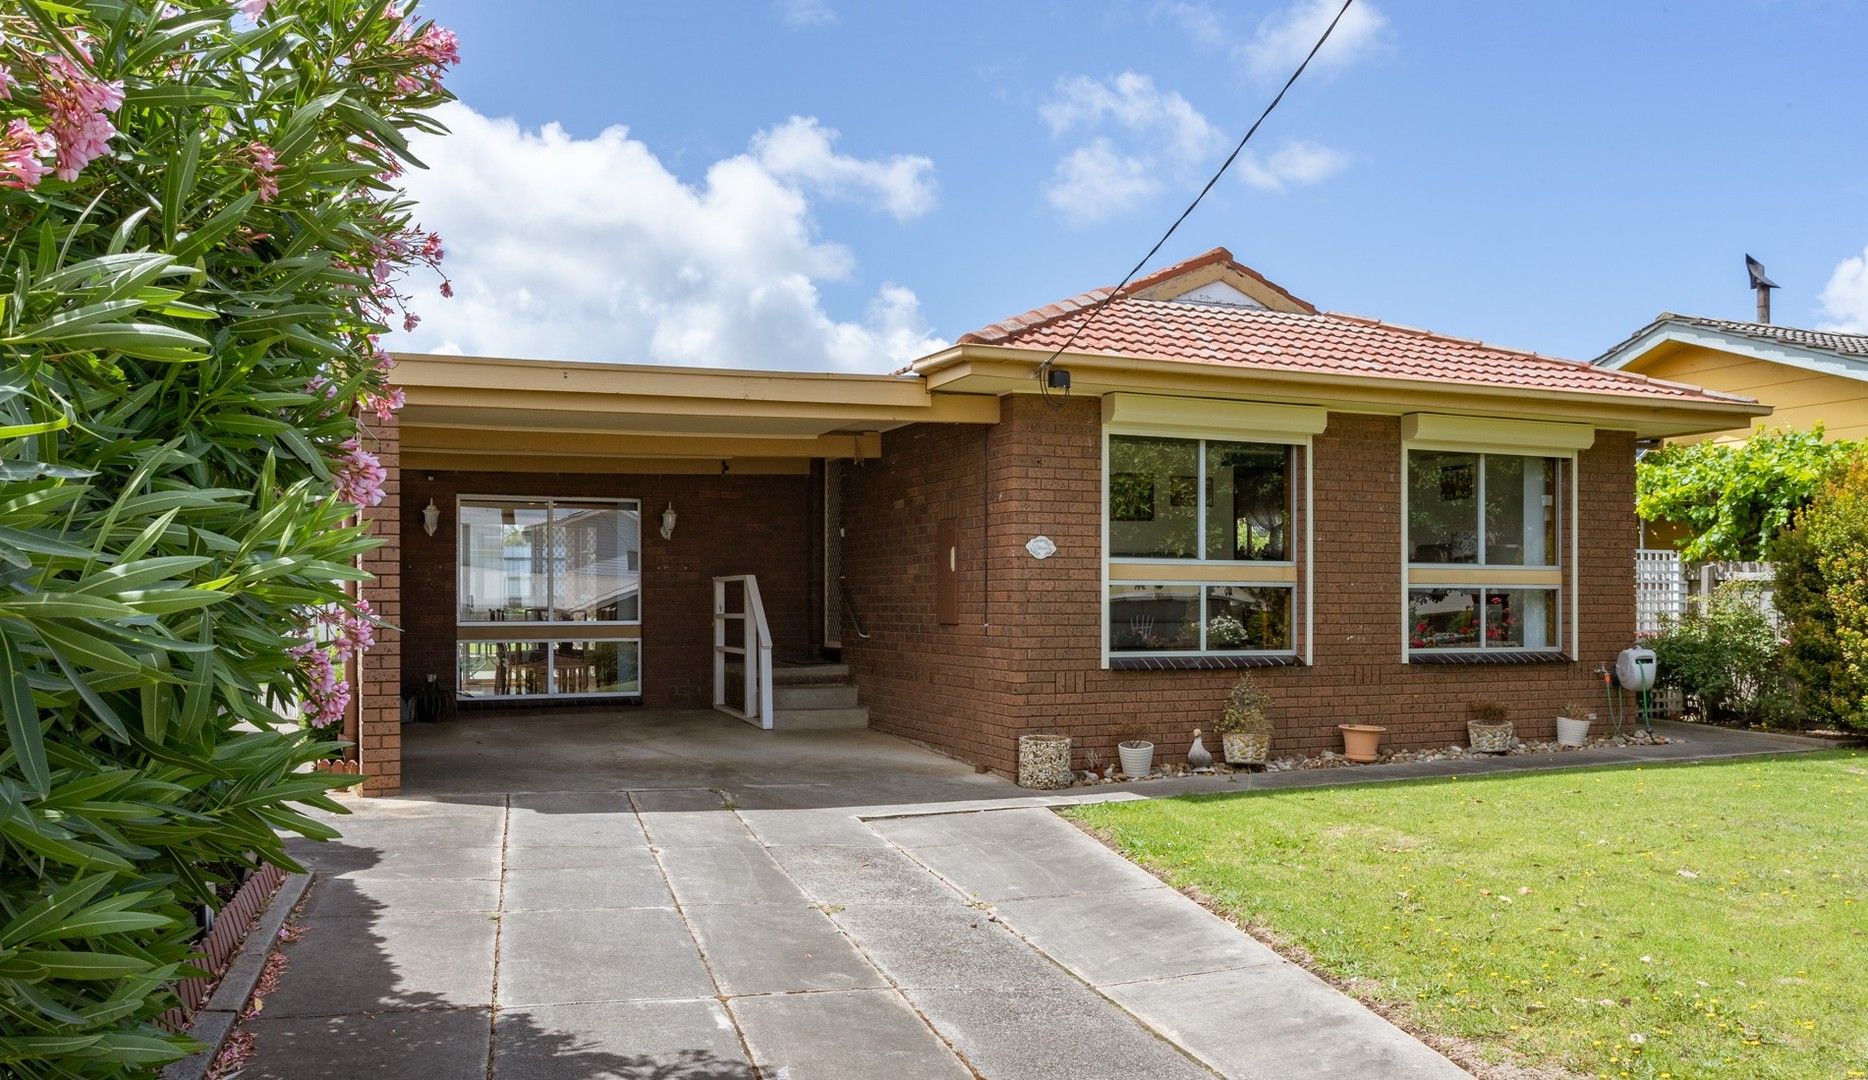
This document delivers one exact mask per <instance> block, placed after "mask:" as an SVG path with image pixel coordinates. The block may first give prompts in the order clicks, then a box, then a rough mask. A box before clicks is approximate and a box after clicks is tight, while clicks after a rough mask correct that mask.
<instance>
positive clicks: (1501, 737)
mask: <svg viewBox="0 0 1868 1080" xmlns="http://www.w3.org/2000/svg"><path fill="white" fill-rule="evenodd" d="M1466 739H1467V742H1469V743H1470V744H1471V745H1472V748H1473V749H1474V750H1476V751H1477V752H1479V753H1481V754H1503V753H1505V752H1507V751H1509V750H1510V749H1511V743H1512V736H1511V714H1510V713H1509V712H1507V711H1506V710H1505V706H1504V705H1502V704H1500V703H1499V702H1496V701H1475V702H1473V703H1472V716H1471V718H1470V719H1468V720H1467V721H1466Z"/></svg>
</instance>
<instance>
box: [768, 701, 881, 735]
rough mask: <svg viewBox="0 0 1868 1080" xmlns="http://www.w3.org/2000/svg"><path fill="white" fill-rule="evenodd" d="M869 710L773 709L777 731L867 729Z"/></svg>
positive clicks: (854, 708)
mask: <svg viewBox="0 0 1868 1080" xmlns="http://www.w3.org/2000/svg"><path fill="white" fill-rule="evenodd" d="M868 726H869V709H868V708H867V707H866V706H862V705H857V706H854V707H852V708H847V709H773V710H772V728H773V730H775V731H820V730H824V729H828V728H838V729H841V728H866V727H868Z"/></svg>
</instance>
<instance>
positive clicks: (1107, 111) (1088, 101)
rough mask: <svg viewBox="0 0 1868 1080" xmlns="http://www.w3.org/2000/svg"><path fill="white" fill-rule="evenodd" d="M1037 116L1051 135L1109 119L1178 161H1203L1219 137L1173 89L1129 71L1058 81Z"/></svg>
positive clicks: (1198, 111) (1077, 76) (1092, 125)
mask: <svg viewBox="0 0 1868 1080" xmlns="http://www.w3.org/2000/svg"><path fill="white" fill-rule="evenodd" d="M1038 114H1039V115H1040V116H1042V117H1043V118H1044V122H1045V123H1046V124H1049V125H1050V128H1051V134H1052V135H1062V134H1065V133H1067V132H1070V131H1074V130H1079V129H1088V128H1094V127H1096V126H1097V125H1099V124H1101V123H1102V122H1103V121H1105V120H1113V121H1114V122H1115V123H1116V124H1118V125H1119V126H1120V127H1122V128H1123V129H1124V130H1125V131H1128V132H1129V133H1130V134H1132V135H1134V136H1137V137H1138V138H1139V139H1141V140H1143V141H1144V142H1146V143H1147V144H1149V146H1150V147H1151V148H1154V149H1158V150H1160V151H1162V152H1165V153H1167V154H1169V155H1171V156H1172V157H1174V158H1176V159H1178V160H1180V161H1198V160H1199V159H1200V158H1202V157H1205V156H1206V155H1207V154H1209V153H1211V152H1212V151H1213V149H1214V147H1215V144H1216V142H1217V140H1218V137H1219V136H1218V133H1217V132H1215V131H1214V130H1213V125H1211V124H1209V123H1207V121H1206V117H1204V116H1202V115H1200V110H1198V109H1196V108H1194V107H1193V106H1192V105H1191V104H1189V103H1188V101H1187V99H1186V98H1184V97H1182V96H1180V94H1178V93H1176V92H1174V91H1172V90H1160V89H1157V88H1156V86H1155V82H1154V80H1153V79H1151V78H1149V77H1148V76H1146V75H1142V74H1138V73H1136V72H1133V71H1125V72H1123V73H1122V74H1120V75H1117V76H1116V77H1115V78H1113V79H1108V80H1097V79H1092V78H1090V77H1089V76H1087V75H1076V76H1072V77H1069V78H1064V79H1059V80H1057V89H1056V91H1055V92H1054V93H1053V94H1052V96H1051V99H1050V100H1049V101H1047V102H1045V103H1044V105H1043V106H1041V107H1040V108H1039V109H1038Z"/></svg>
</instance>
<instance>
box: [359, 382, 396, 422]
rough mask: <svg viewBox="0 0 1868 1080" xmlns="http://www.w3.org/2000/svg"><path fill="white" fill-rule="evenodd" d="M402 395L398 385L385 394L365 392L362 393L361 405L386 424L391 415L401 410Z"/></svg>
mask: <svg viewBox="0 0 1868 1080" xmlns="http://www.w3.org/2000/svg"><path fill="white" fill-rule="evenodd" d="M403 403H404V395H403V393H402V388H401V387H400V386H398V387H394V388H393V389H391V390H390V391H389V392H388V393H386V394H377V393H366V394H364V395H363V407H364V408H365V409H366V410H368V411H369V412H372V413H374V414H376V419H377V420H378V421H379V422H381V423H385V424H387V423H388V422H389V420H390V418H391V417H393V416H395V415H396V414H397V413H399V412H401V411H402V406H403Z"/></svg>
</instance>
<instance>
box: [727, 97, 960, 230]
mask: <svg viewBox="0 0 1868 1080" xmlns="http://www.w3.org/2000/svg"><path fill="white" fill-rule="evenodd" d="M836 141H837V133H836V132H835V131H833V130H831V129H830V128H827V127H825V126H824V125H822V124H820V123H818V122H817V119H816V118H815V117H810V116H794V117H792V118H791V119H789V120H787V121H785V122H784V123H782V124H780V125H779V126H777V127H775V128H772V129H771V130H769V131H762V132H760V133H759V134H757V135H755V136H753V140H752V153H753V157H755V158H757V159H758V161H759V164H761V165H763V166H765V168H766V171H768V172H770V173H771V174H772V175H773V176H776V177H778V178H780V179H783V180H792V181H796V182H798V183H800V184H803V185H806V186H808V187H810V188H813V189H815V190H817V191H819V192H821V193H823V194H825V195H830V196H841V197H855V198H865V197H866V198H870V199H873V200H875V201H876V202H877V203H879V204H880V205H881V207H882V208H883V209H885V210H887V211H888V212H889V213H891V214H893V215H895V217H896V218H897V219H898V220H903V221H905V220H907V219H909V218H914V217H920V216H921V215H922V214H925V213H927V212H928V211H930V210H932V209H934V203H935V201H936V199H935V191H936V186H935V183H934V162H933V161H931V160H929V159H928V158H925V157H921V156H919V155H915V154H899V155H897V156H895V157H892V158H889V159H887V160H886V161H864V160H862V159H861V158H853V157H846V156H844V155H842V154H839V153H837V152H836V151H835V150H833V149H832V148H831V144H832V143H834V142H836Z"/></svg>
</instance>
